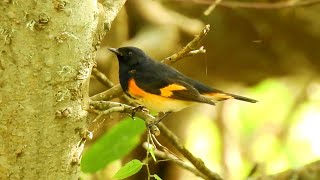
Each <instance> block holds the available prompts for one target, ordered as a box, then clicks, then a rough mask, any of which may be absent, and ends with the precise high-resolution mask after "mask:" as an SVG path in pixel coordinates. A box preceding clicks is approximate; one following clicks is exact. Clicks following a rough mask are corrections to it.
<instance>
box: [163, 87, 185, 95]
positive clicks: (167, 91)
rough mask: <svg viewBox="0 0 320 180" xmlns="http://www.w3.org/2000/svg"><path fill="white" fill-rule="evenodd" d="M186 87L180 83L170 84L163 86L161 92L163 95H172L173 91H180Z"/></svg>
mask: <svg viewBox="0 0 320 180" xmlns="http://www.w3.org/2000/svg"><path fill="white" fill-rule="evenodd" d="M185 89H187V88H186V87H184V86H181V85H178V84H170V85H169V86H166V87H164V88H161V89H160V92H161V96H163V97H170V96H171V95H172V94H173V93H172V91H179V90H185Z"/></svg>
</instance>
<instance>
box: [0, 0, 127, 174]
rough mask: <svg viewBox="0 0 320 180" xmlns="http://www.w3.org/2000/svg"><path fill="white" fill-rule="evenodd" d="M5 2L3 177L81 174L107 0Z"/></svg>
mask: <svg viewBox="0 0 320 180" xmlns="http://www.w3.org/2000/svg"><path fill="white" fill-rule="evenodd" d="M123 3H124V0H122V1H119V2H118V6H117V7H118V9H117V10H119V9H120V7H121V6H122V5H123ZM119 4H120V5H119ZM0 8H1V14H0V50H1V56H0V179H78V177H79V159H80V156H81V152H82V149H83V145H82V144H81V142H82V141H81V140H82V133H83V132H85V130H86V126H87V124H86V122H87V111H86V109H87V104H88V85H89V83H88V82H89V77H90V72H91V67H92V65H93V64H94V63H93V58H94V55H95V51H96V45H97V44H98V41H99V37H100V38H101V37H102V36H101V35H103V33H101V32H99V28H101V27H100V25H101V15H99V13H101V6H99V4H97V2H95V1H75V0H70V1H62V0H53V1H36V0H29V1H20V0H12V1H11V0H4V1H2V2H0ZM106 9H107V11H109V12H106V13H111V14H112V16H113V17H114V16H115V15H116V14H117V12H118V11H115V9H113V8H106ZM110 11H112V12H110ZM110 17H111V16H110ZM104 19H105V17H104ZM103 24H105V23H102V25H103ZM107 25H108V24H107Z"/></svg>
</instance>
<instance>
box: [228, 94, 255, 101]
mask: <svg viewBox="0 0 320 180" xmlns="http://www.w3.org/2000/svg"><path fill="white" fill-rule="evenodd" d="M228 95H230V96H232V97H233V98H234V99H237V100H240V101H246V102H250V103H256V102H258V101H257V100H255V99H251V98H247V97H244V96H239V95H235V94H229V93H228Z"/></svg>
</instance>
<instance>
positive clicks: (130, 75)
mask: <svg viewBox="0 0 320 180" xmlns="http://www.w3.org/2000/svg"><path fill="white" fill-rule="evenodd" d="M108 49H109V50H110V51H112V52H114V53H115V54H116V55H117V57H118V61H119V79H120V84H121V87H122V89H123V91H124V92H125V94H127V95H128V96H129V97H131V98H132V99H134V100H135V101H136V102H137V103H139V104H140V105H143V106H145V107H147V108H148V109H149V110H153V111H156V112H176V111H180V110H181V109H184V108H186V107H188V106H191V105H193V104H197V103H206V104H211V105H215V102H217V101H222V100H227V99H237V100H241V101H246V102H251V103H255V102H257V100H254V99H251V98H247V97H243V96H238V95H235V94H230V93H225V92H223V91H220V90H217V89H214V88H211V87H209V86H207V85H205V84H203V83H201V82H199V81H197V80H194V79H191V78H189V77H187V76H185V75H183V74H181V73H180V72H179V71H177V70H175V69H173V68H172V67H170V66H168V65H166V64H164V63H161V62H157V61H155V60H153V59H152V58H151V57H149V56H148V55H147V54H145V53H144V52H143V51H142V50H141V49H139V48H136V47H121V48H118V49H116V48H108Z"/></svg>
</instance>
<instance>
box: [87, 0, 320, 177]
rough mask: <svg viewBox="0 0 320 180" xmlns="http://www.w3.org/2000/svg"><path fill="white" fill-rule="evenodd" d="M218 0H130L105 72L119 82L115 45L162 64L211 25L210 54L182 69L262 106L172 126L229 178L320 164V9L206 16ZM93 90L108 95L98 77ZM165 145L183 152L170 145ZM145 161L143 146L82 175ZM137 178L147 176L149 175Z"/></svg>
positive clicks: (115, 28) (192, 116)
mask: <svg viewBox="0 0 320 180" xmlns="http://www.w3.org/2000/svg"><path fill="white" fill-rule="evenodd" d="M226 1H227V0H226ZM239 1H240V0H239ZM301 1H302V0H301ZM210 2H211V1H205V0H201V1H192V0H171V1H169V0H162V1H160V0H158V1H156V0H153V1H152V0H128V1H127V3H126V4H125V7H124V8H123V9H122V11H121V12H120V13H119V14H118V17H117V19H116V20H115V21H114V22H113V24H112V28H111V30H110V32H108V34H107V36H106V38H105V40H104V41H103V42H102V47H101V48H100V50H99V51H98V54H97V64H98V69H100V70H101V71H102V72H104V73H105V74H106V75H107V76H108V77H109V78H110V79H111V80H112V81H113V82H115V83H118V64H117V60H116V58H115V57H114V56H113V54H112V53H110V52H108V51H107V49H106V48H107V47H121V46H126V45H131V46H137V47H139V48H141V49H143V50H144V51H145V52H146V53H147V54H149V55H150V56H151V57H153V58H155V59H158V60H161V59H163V58H165V57H168V56H169V55H171V54H172V53H174V52H177V51H178V50H179V49H180V48H181V47H183V46H184V45H185V44H186V43H188V42H189V41H190V40H191V39H192V38H193V36H194V35H196V34H198V33H199V32H200V31H201V30H202V28H203V27H204V25H205V24H210V25H211V30H210V32H209V33H208V35H207V36H206V37H205V39H204V41H203V44H202V45H203V46H204V47H205V49H206V50H207V53H206V54H201V55H196V56H194V57H190V58H186V59H183V60H180V61H179V62H177V63H175V64H173V66H174V67H175V68H176V69H178V70H179V71H180V72H182V73H184V74H186V75H188V76H190V77H192V78H194V79H197V80H200V81H202V82H204V83H207V84H209V85H211V86H213V87H215V88H218V89H221V90H224V91H226V92H231V93H234V94H240V95H244V96H248V97H251V98H254V99H257V100H259V103H256V104H250V103H245V102H239V101H234V100H230V101H227V102H224V103H219V104H218V105H217V106H216V107H213V106H210V105H199V106H194V107H190V108H188V109H185V110H183V111H181V112H178V113H173V114H171V115H170V116H168V117H167V118H166V119H164V120H163V122H164V123H165V124H166V125H167V126H168V127H169V128H170V129H171V130H172V131H173V132H175V133H176V134H177V136H179V138H181V140H182V141H183V142H184V143H185V145H186V147H187V148H188V149H190V151H191V152H193V153H194V154H195V155H196V156H198V157H200V158H202V159H203V160H204V162H205V163H206V165H208V167H210V168H211V169H212V170H213V171H215V172H218V173H219V174H221V175H222V176H223V177H225V179H231V180H236V179H245V178H246V177H247V175H248V174H249V172H250V171H251V170H252V168H253V167H258V172H257V174H258V175H264V174H272V173H277V172H281V171H284V170H286V169H290V168H297V167H300V166H303V165H304V164H307V163H310V162H312V161H316V160H318V159H319V156H320V140H319V137H320V77H319V72H320V71H319V70H320V53H319V52H320V49H319V48H320V4H319V5H318V4H314V5H312V6H299V7H291V8H281V9H268V10H266V9H245V8H228V7H223V6H217V7H216V8H215V9H214V10H213V11H212V12H211V14H210V15H208V16H205V15H204V14H203V12H204V11H205V10H206V9H207V8H208V6H209V5H210ZM246 2H261V1H258V0H256V1H246ZM263 2H269V3H278V2H279V1H276V0H271V1H263ZM282 2H285V1H282ZM90 87H91V95H94V94H96V93H98V92H101V91H104V90H106V87H104V86H103V85H101V84H100V83H99V82H98V81H97V80H95V78H92V81H91V86H90ZM116 100H117V99H116ZM123 117H125V115H123V114H122V115H121V114H113V115H111V116H108V117H104V118H105V119H106V121H105V122H104V124H98V125H97V126H96V127H92V128H93V129H95V130H96V129H98V130H96V131H95V132H94V136H95V139H97V138H99V136H100V135H102V134H103V133H105V132H108V130H109V129H110V128H112V126H113V125H114V124H116V123H117V122H118V121H119V120H121V119H122V118H123ZM93 141H94V140H93ZM93 141H92V142H90V143H93ZM144 141H146V136H145V135H144V136H141V143H142V142H144ZM159 141H160V142H161V143H162V144H163V145H165V146H167V147H168V148H169V149H170V150H172V151H174V148H173V147H171V146H170V145H169V144H168V143H167V142H166V140H165V139H163V138H161V137H160V138H159ZM88 147H90V145H89V146H88ZM174 152H175V151H174ZM145 154H146V150H144V149H143V148H142V147H141V145H138V146H137V147H136V148H135V150H134V151H133V152H132V153H131V154H129V155H127V156H126V157H125V158H122V159H120V160H117V161H114V162H113V163H111V164H110V165H108V166H107V167H106V168H105V169H104V170H101V171H100V172H98V173H96V174H84V175H83V178H84V179H111V177H112V176H113V174H114V173H115V172H116V171H117V170H118V169H119V168H120V167H121V166H122V165H123V164H122V163H125V162H128V161H130V160H131V159H140V160H142V159H144V158H145ZM150 168H151V171H152V173H155V174H158V175H159V176H160V177H161V178H162V179H165V180H189V179H190V180H193V179H197V178H196V177H195V176H194V175H193V174H191V173H190V172H187V171H185V170H183V169H182V168H180V167H177V166H176V165H174V164H172V163H170V162H159V163H157V164H154V163H150ZM130 179H132V180H133V179H139V180H140V179H146V170H145V168H143V169H142V170H141V171H140V172H139V173H138V174H137V175H135V176H132V177H131V178H130Z"/></svg>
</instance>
